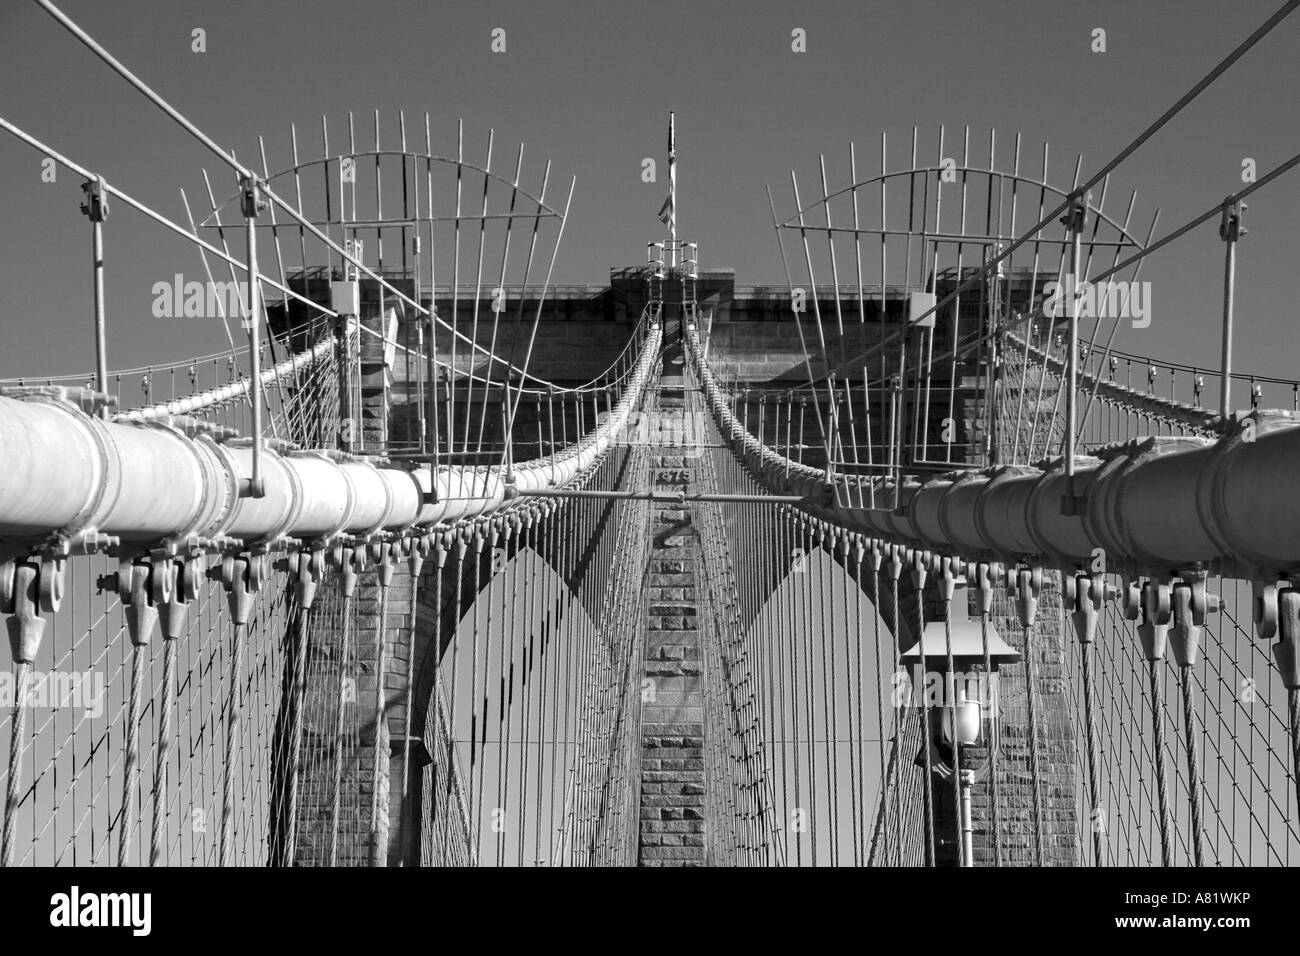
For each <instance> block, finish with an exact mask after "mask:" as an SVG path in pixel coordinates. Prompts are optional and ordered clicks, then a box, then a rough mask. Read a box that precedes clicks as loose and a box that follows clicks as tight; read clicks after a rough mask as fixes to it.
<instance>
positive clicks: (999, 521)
mask: <svg viewBox="0 0 1300 956" xmlns="http://www.w3.org/2000/svg"><path fill="white" fill-rule="evenodd" d="M686 340H687V343H688V352H689V354H690V356H691V359H692V362H693V364H694V366H695V368H696V370H697V371H698V373H699V378H700V384H701V387H702V388H703V389H704V392H705V396H706V399H707V401H708V404H709V407H710V409H711V411H712V414H713V416H714V419H715V421H716V422H717V424H718V426H719V428H720V429H721V431H722V434H723V437H724V439H725V440H727V441H728V442H730V445H731V448H732V450H733V451H734V452H735V454H736V455H737V456H738V457H739V458H740V459H741V460H742V461H743V462H744V463H745V464H746V466H747V467H748V469H749V471H750V473H751V475H753V476H754V478H755V479H756V480H757V481H758V482H760V483H761V484H762V485H763V486H764V487H765V488H766V489H767V490H768V491H770V492H771V493H773V494H778V495H799V496H805V497H806V500H807V504H806V505H802V506H801V507H803V508H804V509H805V510H806V511H808V512H809V513H811V514H813V515H815V516H817V517H819V518H823V519H825V520H828V521H831V522H833V523H835V524H837V525H839V526H841V527H844V528H848V529H850V530H854V531H860V532H863V533H865V534H868V535H870V536H872V537H875V538H879V539H883V540H887V541H892V542H896V543H900V544H905V545H909V546H915V547H920V548H925V549H932V550H936V551H940V552H942V553H944V554H949V555H953V556H958V557H963V558H966V559H968V560H975V559H989V558H991V559H994V560H1003V561H1008V562H1013V561H1020V560H1029V561H1037V562H1043V561H1050V562H1053V563H1057V564H1059V565H1061V566H1066V565H1071V566H1079V565H1082V566H1089V565H1091V564H1092V562H1093V561H1094V560H1095V558H1096V557H1097V554H1098V549H1100V553H1101V554H1103V555H1105V556H1107V557H1108V562H1109V564H1110V566H1112V567H1116V568H1117V567H1119V566H1121V565H1123V564H1126V563H1127V564H1131V565H1133V566H1135V567H1136V568H1137V569H1139V570H1144V571H1147V572H1150V573H1165V572H1167V571H1169V570H1172V569H1178V568H1184V569H1185V568H1188V567H1191V566H1196V565H1201V564H1207V563H1210V562H1221V563H1222V565H1223V566H1225V567H1228V568H1235V569H1236V570H1237V571H1238V572H1240V573H1241V574H1242V575H1243V576H1249V577H1254V576H1256V574H1258V573H1261V572H1268V573H1272V572H1275V571H1290V570H1293V569H1295V568H1296V567H1297V566H1298V565H1300V497H1298V496H1297V495H1296V494H1295V481H1296V476H1297V475H1298V474H1300V414H1297V413H1295V412H1291V411H1275V410H1269V411H1264V410H1258V411H1255V412H1252V413H1251V414H1249V415H1244V416H1241V417H1239V418H1237V419H1235V420H1234V421H1233V422H1232V424H1231V426H1230V428H1229V429H1228V431H1227V432H1226V434H1224V435H1223V436H1222V437H1220V438H1218V439H1210V438H1146V439H1139V440H1136V441H1131V442H1128V443H1126V444H1123V445H1117V446H1115V447H1114V448H1112V449H1109V450H1107V451H1106V452H1105V453H1104V457H1102V458H1094V457H1089V456H1079V457H1078V458H1077V460H1076V465H1077V467H1076V471H1075V483H1076V488H1077V494H1080V495H1082V496H1084V498H1085V503H1084V507H1083V508H1081V509H1080V513H1079V514H1078V515H1065V514H1062V513H1061V512H1062V509H1061V498H1062V496H1063V495H1064V494H1065V487H1066V482H1065V469H1064V467H1063V463H1062V462H1057V463H1056V464H1054V465H1053V466H1052V467H1050V468H1047V469H1041V468H1032V467H1027V466H1004V467H998V468H992V469H988V470H985V471H980V472H969V471H967V472H962V473H960V474H956V473H954V474H945V475H939V476H936V477H933V478H930V479H928V480H926V481H924V482H921V481H916V480H909V479H905V480H904V482H903V483H902V485H901V486H900V487H899V488H898V489H897V491H898V496H899V503H900V507H899V510H898V511H892V510H885V509H878V508H875V509H873V508H865V507H860V506H856V505H854V504H853V503H852V502H853V501H864V500H867V497H868V496H869V495H870V488H871V486H872V485H873V484H874V486H875V494H876V495H877V496H878V498H879V499H880V500H882V501H890V502H892V501H893V495H894V491H895V489H894V486H893V484H892V483H891V482H889V481H887V480H886V479H881V478H858V477H848V476H844V475H839V476H836V478H835V488H834V493H832V491H831V489H828V487H827V483H826V475H825V472H823V471H820V470H818V469H815V468H811V467H809V466H807V465H803V464H800V463H798V462H795V461H792V460H790V459H788V458H786V457H785V456H784V455H781V454H779V453H778V452H776V451H774V450H773V449H771V448H769V447H768V446H766V445H764V444H763V443H762V442H761V441H759V440H758V439H757V438H755V437H754V436H753V435H751V434H750V433H749V432H747V431H746V430H745V429H744V427H743V426H742V425H741V423H740V422H739V420H737V418H736V417H735V415H734V414H733V413H732V411H731V408H730V406H729V404H728V399H727V396H726V395H725V393H723V391H722V389H721V388H720V387H719V386H718V384H717V382H716V381H715V380H714V378H713V374H712V372H711V371H710V370H709V367H708V365H707V364H706V363H705V362H704V360H703V356H702V352H701V348H700V342H699V338H698V336H697V335H696V333H695V331H694V330H693V329H692V330H688V331H687V333H686ZM855 484H856V487H854V486H855ZM1225 573H1226V572H1225Z"/></svg>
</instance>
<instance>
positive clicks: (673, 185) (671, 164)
mask: <svg viewBox="0 0 1300 956" xmlns="http://www.w3.org/2000/svg"><path fill="white" fill-rule="evenodd" d="M673 126H674V123H673V114H672V113H669V114H668V196H667V198H665V199H664V204H663V205H662V206H660V207H659V221H660V222H662V223H663V224H664V225H665V226H667V227H668V233H669V235H670V236H671V237H672V238H673V239H676V238H677V141H676V136H675V135H674V131H673Z"/></svg>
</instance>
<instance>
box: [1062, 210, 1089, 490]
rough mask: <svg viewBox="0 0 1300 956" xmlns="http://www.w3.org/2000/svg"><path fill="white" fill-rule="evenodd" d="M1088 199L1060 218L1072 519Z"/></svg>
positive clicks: (1067, 466)
mask: <svg viewBox="0 0 1300 956" xmlns="http://www.w3.org/2000/svg"><path fill="white" fill-rule="evenodd" d="M1087 214H1088V203H1087V199H1086V198H1083V199H1080V198H1077V197H1076V198H1075V200H1074V204H1073V205H1072V206H1071V207H1070V211H1069V212H1068V213H1066V214H1065V216H1064V217H1062V219H1061V222H1062V223H1063V224H1064V225H1065V227H1066V229H1067V230H1068V232H1069V234H1070V239H1071V249H1070V275H1071V277H1072V282H1071V285H1072V286H1073V287H1072V288H1071V289H1070V335H1069V340H1070V341H1069V346H1068V351H1067V353H1066V377H1067V378H1068V379H1069V383H1068V384H1067V385H1066V389H1065V499H1064V500H1063V501H1062V502H1061V513H1062V514H1066V515H1073V514H1077V513H1078V506H1079V501H1078V497H1077V495H1076V493H1075V487H1074V455H1075V442H1076V435H1075V429H1076V428H1077V427H1078V395H1077V394H1076V393H1077V391H1078V387H1079V285H1080V283H1081V281H1082V279H1081V277H1080V276H1079V260H1080V258H1081V257H1082V246H1083V227H1084V223H1085V221H1086V219H1087Z"/></svg>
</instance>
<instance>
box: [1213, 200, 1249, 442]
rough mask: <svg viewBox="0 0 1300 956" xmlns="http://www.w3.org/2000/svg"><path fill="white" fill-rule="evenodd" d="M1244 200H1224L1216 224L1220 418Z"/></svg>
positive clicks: (1226, 398)
mask: <svg viewBox="0 0 1300 956" xmlns="http://www.w3.org/2000/svg"><path fill="white" fill-rule="evenodd" d="M1245 208H1246V204H1245V203H1244V202H1240V201H1238V202H1232V201H1231V199H1227V200H1224V203H1223V222H1222V223H1220V225H1219V238H1220V239H1222V240H1223V241H1224V242H1225V243H1227V246H1226V247H1225V250H1224V260H1223V361H1222V365H1221V366H1220V373H1219V388H1220V395H1221V398H1220V401H1219V414H1220V415H1222V416H1223V417H1224V418H1227V417H1228V413H1229V412H1231V411H1232V299H1233V287H1234V285H1235V284H1236V278H1237V240H1238V239H1239V238H1241V237H1242V236H1244V235H1245V234H1246V230H1245V229H1242V228H1241V214H1242V212H1243V211H1244V210H1245Z"/></svg>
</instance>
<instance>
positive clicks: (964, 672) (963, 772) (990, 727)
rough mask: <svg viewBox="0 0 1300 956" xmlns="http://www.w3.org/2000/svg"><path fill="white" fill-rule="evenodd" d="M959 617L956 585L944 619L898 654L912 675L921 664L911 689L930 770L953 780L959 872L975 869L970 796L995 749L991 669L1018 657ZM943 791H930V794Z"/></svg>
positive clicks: (961, 600)
mask: <svg viewBox="0 0 1300 956" xmlns="http://www.w3.org/2000/svg"><path fill="white" fill-rule="evenodd" d="M965 611H966V594H965V584H964V582H963V583H961V584H960V585H959V586H958V588H957V591H956V594H955V595H954V600H953V601H952V604H951V612H950V619H949V620H948V621H947V622H944V621H934V622H931V623H929V624H927V625H926V626H925V629H924V631H923V632H922V636H921V640H919V641H917V642H916V643H915V644H914V645H912V647H911V648H909V649H908V650H907V651H904V652H903V654H902V655H901V656H900V657H899V663H900V664H901V665H902V666H904V667H906V668H908V669H909V670H912V669H915V668H917V667H920V666H921V662H922V661H924V668H923V671H924V672H923V674H922V676H921V680H919V681H913V683H912V687H913V688H916V691H915V692H916V693H921V694H926V695H928V698H927V702H928V703H929V705H930V706H929V707H928V708H927V709H926V712H927V713H928V715H929V720H930V726H929V734H928V738H929V740H930V766H931V770H932V772H933V773H934V775H935V776H936V777H939V778H940V779H941V780H944V781H948V780H951V779H952V777H953V774H954V772H955V773H957V775H958V776H957V788H956V789H957V806H956V807H955V808H954V810H955V811H956V812H955V824H956V831H957V836H958V839H959V841H960V847H961V849H960V855H959V860H960V863H961V865H962V866H974V860H975V854H974V834H975V827H974V823H973V820H972V811H971V795H972V791H973V789H974V786H975V782H976V781H977V780H982V779H983V778H984V777H986V776H988V773H989V769H990V767H991V765H992V762H993V756H994V754H995V753H996V751H997V749H998V746H999V743H1000V738H999V720H998V717H999V713H1000V707H999V702H998V668H999V667H1000V666H1001V665H1002V664H1012V663H1016V662H1018V661H1019V660H1020V652H1019V651H1017V650H1015V649H1014V648H1013V647H1011V646H1009V645H1008V644H1007V643H1006V642H1005V641H1003V640H1002V638H1001V636H1000V635H999V634H998V633H997V631H996V630H995V629H994V628H993V626H992V625H991V624H986V625H983V626H981V624H980V623H979V622H977V621H970V620H967V619H966V613H965ZM958 618H960V619H958ZM950 644H951V647H950V646H949V645H950ZM950 649H951V654H949V650H950ZM950 659H951V661H952V670H951V671H949V664H948V662H949V660H950ZM914 703H915V701H914ZM922 747H923V748H924V745H922ZM915 763H916V765H917V766H919V767H924V766H925V754H924V752H918V753H917V756H916V761H915ZM943 789H945V788H936V789H935V792H936V795H937V794H938V793H939V792H941V791H942V790H943ZM936 819H937V814H936ZM936 828H937V824H936Z"/></svg>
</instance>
